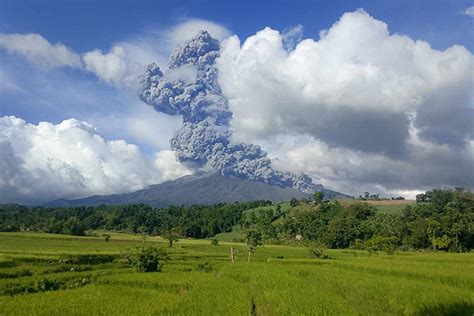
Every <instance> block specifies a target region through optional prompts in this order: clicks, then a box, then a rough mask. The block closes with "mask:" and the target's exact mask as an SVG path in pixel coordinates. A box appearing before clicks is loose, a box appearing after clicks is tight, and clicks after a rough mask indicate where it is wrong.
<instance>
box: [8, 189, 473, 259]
mask: <svg viewBox="0 0 474 316" xmlns="http://www.w3.org/2000/svg"><path fill="white" fill-rule="evenodd" d="M425 196H428V197H429V199H428V198H425V199H424V200H423V201H418V202H417V204H416V205H413V206H412V205H407V206H406V207H405V209H404V210H403V212H402V213H401V214H385V213H381V212H379V211H378V210H377V208H376V207H375V206H372V205H369V204H367V203H363V202H358V203H353V204H344V203H341V202H339V201H337V200H329V201H328V200H324V198H323V196H322V195H321V193H319V192H316V193H315V195H314V197H313V200H310V199H307V198H306V199H303V200H300V201H295V200H293V201H292V202H291V206H292V207H291V208H290V209H289V210H286V211H283V210H282V209H281V207H280V205H272V203H271V202H270V201H253V202H245V203H238V202H236V203H226V204H218V205H213V206H203V205H194V206H174V207H168V208H154V207H151V206H148V205H143V204H139V205H121V206H105V205H102V206H97V207H60V208H44V207H28V206H22V205H15V204H8V205H1V206H0V231H25V230H32V231H41V232H47V233H59V234H72V235H84V234H86V232H87V231H88V230H98V229H105V230H111V231H123V232H128V233H135V234H137V233H140V234H144V235H160V236H164V237H165V238H168V237H169V238H168V239H169V240H170V243H172V240H176V239H178V238H179V237H190V238H210V237H213V236H215V235H216V234H219V233H222V232H229V231H231V230H232V229H233V227H238V228H240V229H241V230H242V231H243V234H242V239H241V240H240V241H247V242H248V241H249V240H250V241H251V244H254V245H259V244H261V243H298V242H299V243H311V242H315V241H317V242H318V243H320V244H322V245H324V246H327V247H330V248H353V249H367V250H369V251H378V250H385V251H387V252H390V251H393V250H394V249H404V250H412V249H434V250H443V251H455V252H460V251H469V250H470V249H472V248H473V246H474V194H473V193H471V192H468V191H465V190H462V189H439V190H431V191H428V192H426V193H425ZM261 206H267V207H266V208H263V209H261V210H258V211H250V212H246V211H247V210H250V209H254V208H257V207H261ZM268 206H270V207H268ZM166 236H168V237H166ZM247 239H248V240H247Z"/></svg>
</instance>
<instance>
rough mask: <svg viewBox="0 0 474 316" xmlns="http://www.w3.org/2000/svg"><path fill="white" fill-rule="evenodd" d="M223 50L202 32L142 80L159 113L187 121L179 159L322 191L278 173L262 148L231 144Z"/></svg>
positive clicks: (178, 138)
mask: <svg viewBox="0 0 474 316" xmlns="http://www.w3.org/2000/svg"><path fill="white" fill-rule="evenodd" d="M219 50H220V44H219V42H218V41H217V40H216V39H214V38H212V37H211V36H210V35H209V33H208V32H206V31H200V32H199V33H198V34H197V36H196V37H194V38H193V39H191V40H189V41H186V43H185V44H184V45H183V46H182V47H180V48H178V49H176V50H175V51H174V52H173V53H172V54H171V56H170V59H169V65H168V67H169V69H167V70H166V71H164V72H163V71H162V70H161V69H160V68H159V67H158V65H156V64H154V63H153V64H150V65H148V66H147V67H146V69H145V72H144V74H143V75H142V76H141V77H140V83H141V91H140V99H141V100H143V101H144V102H145V103H147V104H149V105H151V106H153V107H154V108H155V109H156V110H157V111H159V112H163V113H166V114H168V115H182V117H183V126H182V127H181V129H180V130H178V132H177V133H176V134H175V135H174V137H173V138H172V139H171V141H170V143H171V149H172V150H173V151H175V152H176V154H177V157H178V159H179V160H180V161H182V162H185V163H192V164H195V165H197V166H207V167H211V168H213V169H215V170H218V171H220V172H221V173H222V174H223V175H232V176H236V177H242V178H248V179H250V180H254V181H262V182H265V183H269V184H272V185H277V186H280V187H292V188H295V189H298V190H300V191H302V192H305V193H310V192H314V191H315V190H318V189H322V187H321V186H320V185H315V184H314V183H312V180H311V178H310V177H309V176H307V175H304V174H301V175H296V174H293V173H290V172H283V171H280V170H275V169H273V168H272V164H271V160H270V158H268V156H267V153H266V152H265V151H263V150H262V149H261V148H260V146H258V145H254V144H245V143H232V142H231V136H232V131H231V130H230V121H231V119H232V112H231V111H230V110H229V105H228V101H227V99H226V98H225V97H224V96H223V94H222V92H221V89H220V87H219V84H218V81H217V77H218V70H217V68H216V67H215V60H216V58H217V57H219Z"/></svg>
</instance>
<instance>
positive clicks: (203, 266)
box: [196, 261, 212, 272]
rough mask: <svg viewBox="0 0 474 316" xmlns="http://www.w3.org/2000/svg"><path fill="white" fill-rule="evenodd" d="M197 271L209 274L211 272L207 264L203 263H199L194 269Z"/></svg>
mask: <svg viewBox="0 0 474 316" xmlns="http://www.w3.org/2000/svg"><path fill="white" fill-rule="evenodd" d="M196 270H197V271H203V272H211V271H212V266H211V265H210V264H209V262H207V261H206V262H204V263H199V264H198V265H197V268H196Z"/></svg>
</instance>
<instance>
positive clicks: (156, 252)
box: [127, 247, 168, 272]
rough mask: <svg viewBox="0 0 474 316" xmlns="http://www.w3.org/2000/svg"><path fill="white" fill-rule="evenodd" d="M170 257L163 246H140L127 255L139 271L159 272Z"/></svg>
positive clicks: (131, 263) (130, 262)
mask: <svg viewBox="0 0 474 316" xmlns="http://www.w3.org/2000/svg"><path fill="white" fill-rule="evenodd" d="M167 258H168V256H167V253H166V251H165V250H164V249H163V248H154V247H147V248H139V249H137V250H136V251H134V252H132V253H131V254H129V255H128V256H127V260H128V262H129V264H130V265H132V266H133V267H135V269H136V270H137V271H138V272H159V271H161V268H162V266H163V261H164V260H166V259H167Z"/></svg>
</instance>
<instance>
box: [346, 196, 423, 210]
mask: <svg viewBox="0 0 474 316" xmlns="http://www.w3.org/2000/svg"><path fill="white" fill-rule="evenodd" d="M341 203H342V204H346V205H347V204H353V203H367V204H369V205H372V206H375V207H376V208H377V209H378V210H379V211H380V212H381V213H385V214H401V213H402V211H403V210H404V209H405V207H407V206H408V205H415V204H416V201H415V200H382V201H371V200H369V201H361V200H355V199H354V200H349V199H346V200H341Z"/></svg>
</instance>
